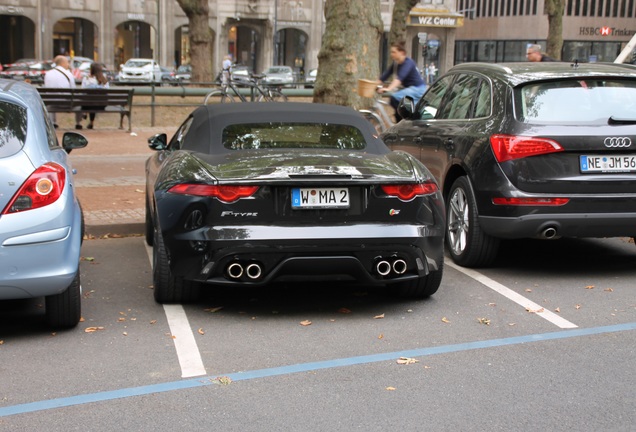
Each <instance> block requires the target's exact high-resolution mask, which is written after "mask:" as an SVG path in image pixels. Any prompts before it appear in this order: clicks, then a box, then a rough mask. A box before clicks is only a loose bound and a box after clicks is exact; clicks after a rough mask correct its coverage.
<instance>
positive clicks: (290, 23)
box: [277, 20, 311, 27]
mask: <svg viewBox="0 0 636 432" xmlns="http://www.w3.org/2000/svg"><path fill="white" fill-rule="evenodd" d="M277 24H278V26H279V27H280V26H285V27H309V26H310V25H311V23H310V22H307V21H282V20H278V21H277Z"/></svg>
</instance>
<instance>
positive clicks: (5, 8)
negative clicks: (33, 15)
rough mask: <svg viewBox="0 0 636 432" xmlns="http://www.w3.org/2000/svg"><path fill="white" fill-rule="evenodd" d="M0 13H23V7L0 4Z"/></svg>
mask: <svg viewBox="0 0 636 432" xmlns="http://www.w3.org/2000/svg"><path fill="white" fill-rule="evenodd" d="M0 14H2V15H5V14H6V15H23V14H24V8H21V7H17V6H0Z"/></svg>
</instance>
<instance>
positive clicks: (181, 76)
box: [174, 64, 192, 82]
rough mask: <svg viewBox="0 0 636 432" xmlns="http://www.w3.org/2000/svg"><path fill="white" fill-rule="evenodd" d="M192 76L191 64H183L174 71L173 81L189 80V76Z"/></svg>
mask: <svg viewBox="0 0 636 432" xmlns="http://www.w3.org/2000/svg"><path fill="white" fill-rule="evenodd" d="M191 76H192V66H190V65H189V64H183V65H181V66H179V67H178V68H177V72H176V73H175V76H174V78H175V81H177V82H190V77H191Z"/></svg>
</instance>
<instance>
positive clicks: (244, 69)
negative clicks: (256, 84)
mask: <svg viewBox="0 0 636 432" xmlns="http://www.w3.org/2000/svg"><path fill="white" fill-rule="evenodd" d="M252 72H253V71H252V69H251V68H250V67H249V66H245V65H232V69H231V72H230V75H231V78H232V81H233V82H234V83H235V84H236V85H238V86H240V85H241V82H247V81H249V80H250V77H251V75H252Z"/></svg>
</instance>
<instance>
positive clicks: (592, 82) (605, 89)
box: [515, 78, 636, 124]
mask: <svg viewBox="0 0 636 432" xmlns="http://www.w3.org/2000/svg"><path fill="white" fill-rule="evenodd" d="M515 108H516V116H517V118H518V119H519V120H520V121H522V122H524V123H528V124H607V122H608V120H609V119H610V118H613V119H620V120H634V121H636V80H631V79H630V80H627V79H602V78H578V79H569V80H559V81H550V82H540V83H531V84H527V85H524V86H522V87H519V88H517V89H516V90H515Z"/></svg>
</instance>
